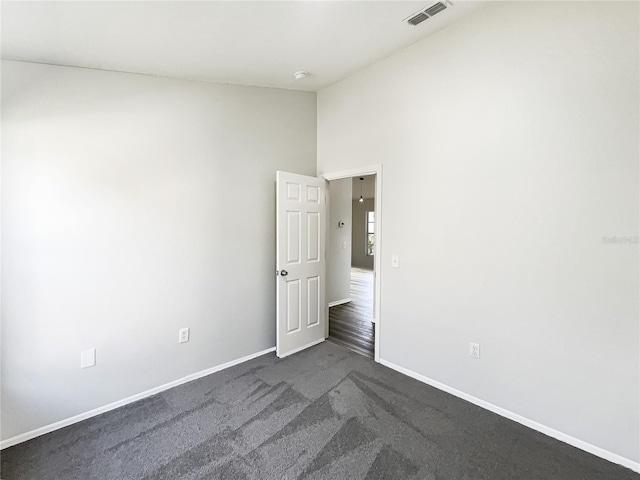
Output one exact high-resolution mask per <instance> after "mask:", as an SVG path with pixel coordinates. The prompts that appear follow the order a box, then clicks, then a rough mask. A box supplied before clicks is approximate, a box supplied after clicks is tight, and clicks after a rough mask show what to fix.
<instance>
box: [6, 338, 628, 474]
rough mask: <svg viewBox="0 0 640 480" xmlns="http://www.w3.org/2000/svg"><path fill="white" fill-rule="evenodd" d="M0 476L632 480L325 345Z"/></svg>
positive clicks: (240, 373)
mask: <svg viewBox="0 0 640 480" xmlns="http://www.w3.org/2000/svg"><path fill="white" fill-rule="evenodd" d="M1 464H2V474H1V476H2V479H3V480H14V479H29V480H34V479H47V480H53V479H59V480H72V479H83V480H89V479H108V480H112V479H218V478H219V479H225V480H232V479H260V480H265V479H303V478H304V479H348V480H357V479H391V480H404V479H432V480H435V479H438V480H444V479H451V480H472V479H473V480H480V479H491V480H499V479H505V480H506V479H509V480H527V479H545V480H549V479H561V480H572V479H576V480H577V479H580V480H590V479H594V480H595V479H598V480H604V479H610V480H614V479H615V480H625V479H635V480H638V479H640V475H638V474H635V473H633V472H632V471H630V470H628V469H625V468H623V467H619V466H616V465H614V464H611V463H609V462H606V461H604V460H601V459H599V458H596V457H594V456H592V455H589V454H587V453H584V452H582V451H580V450H577V449H575V448H573V447H570V446H568V445H566V444H563V443H561V442H558V441H556V440H553V439H551V438H549V437H546V436H544V435H542V434H539V433H537V432H534V431H533V430H530V429H528V428H526V427H523V426H521V425H519V424H517V423H514V422H511V421H509V420H506V419H504V418H502V417H499V416H497V415H494V414H492V413H490V412H487V411H485V410H482V409H480V408H478V407H476V406H474V405H472V404H470V403H467V402H465V401H463V400H460V399H457V398H455V397H452V396H450V395H448V394H446V393H443V392H441V391H439V390H436V389H434V388H431V387H428V386H426V385H424V384H422V383H420V382H417V381H415V380H413V379H411V378H409V377H406V376H404V375H401V374H399V373H397V372H394V371H392V370H389V369H388V368H386V367H383V366H381V365H379V364H376V363H374V362H373V361H372V360H369V359H367V358H365V357H363V356H361V355H358V354H355V353H352V352H350V351H348V350H346V349H343V348H342V347H339V346H337V345H334V344H331V343H328V342H324V343H322V344H320V345H318V346H316V347H313V348H311V349H308V350H306V351H304V352H300V353H298V354H296V355H293V356H291V357H288V358H285V359H283V360H278V359H276V357H275V355H273V354H270V355H265V356H262V357H259V358H257V359H255V360H252V361H250V362H246V363H244V364H241V365H238V366H236V367H233V368H230V369H227V370H224V371H222V372H219V373H216V374H213V375H210V376H208V377H205V378H202V379H200V380H196V381H194V382H191V383H188V384H185V385H182V386H180V387H176V388H173V389H171V390H168V391H166V392H163V393H161V394H158V395H155V396H153V397H150V398H148V399H145V400H141V401H139V402H137V403H134V404H131V405H128V406H125V407H122V408H119V409H117V410H114V411H112V412H108V413H105V414H103V415H100V416H98V417H95V418H92V419H89V420H86V421H84V422H82V423H78V424H76V425H72V426H70V427H67V428H64V429H62V430H58V431H56V432H53V433H50V434H48V435H44V436H42V437H39V438H36V439H33V440H31V441H28V442H25V443H22V444H20V445H16V446H14V447H11V448H8V449H6V450H4V451H3V452H2V463H1Z"/></svg>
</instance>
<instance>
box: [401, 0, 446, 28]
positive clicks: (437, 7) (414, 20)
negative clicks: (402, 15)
mask: <svg viewBox="0 0 640 480" xmlns="http://www.w3.org/2000/svg"><path fill="white" fill-rule="evenodd" d="M451 5H453V4H452V3H451V2H437V3H434V4H433V5H431V6H430V7H427V8H425V9H424V10H420V11H419V12H416V13H414V14H413V15H411V16H410V17H409V18H406V19H405V20H406V22H407V23H408V24H409V25H413V26H414V27H415V26H416V25H418V24H419V23H422V22H424V21H425V20H426V19H427V18H431V17H433V16H434V15H435V14H436V13H440V12H441V11H443V10H446V9H447V8H449V6H451Z"/></svg>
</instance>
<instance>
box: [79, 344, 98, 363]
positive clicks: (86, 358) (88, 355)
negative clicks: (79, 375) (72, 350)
mask: <svg viewBox="0 0 640 480" xmlns="http://www.w3.org/2000/svg"><path fill="white" fill-rule="evenodd" d="M95 364H96V349H95V348H89V349H88V350H82V351H81V352H80V368H89V367H93V366H94V365H95Z"/></svg>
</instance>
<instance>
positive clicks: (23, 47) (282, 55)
mask: <svg viewBox="0 0 640 480" xmlns="http://www.w3.org/2000/svg"><path fill="white" fill-rule="evenodd" d="M433 3H434V1H433V0H431V1H429V0H427V1H417V2H416V1H382V2H378V1H283V2H278V1H274V2H272V1H257V2H253V1H209V2H206V1H205V2H192V1H105V2H102V1H70V2H26V1H19V2H12V1H3V2H2V4H1V9H2V11H1V13H2V24H1V26H2V36H1V45H2V49H1V54H2V58H3V59H7V60H18V61H28V62H39V63H50V64H56V65H69V66H76V67H87V68H97V69H104V70H115V71H123V72H131V73H142V74H151V75H160V76H170V77H177V78H187V79H193V80H202V81H211V82H221V83H233V84H239V85H257V86H264V87H276V88H285V89H293V90H306V91H318V90H319V89H321V88H323V87H326V86H328V85H331V84H333V83H335V82H337V81H339V80H341V79H343V78H345V77H347V76H349V75H350V74H351V73H353V72H355V71H357V70H359V69H361V68H363V67H365V66H366V65H368V64H371V63H373V62H375V61H377V60H380V59H382V58H384V57H386V56H388V55H390V54H392V53H394V52H395V51H397V50H399V49H401V48H403V47H406V46H408V45H410V44H412V43H414V42H416V41H418V40H420V39H422V38H424V37H426V36H428V35H432V34H434V33H436V32H437V31H439V30H441V29H443V28H446V27H447V26H448V25H450V24H451V23H452V22H454V21H456V20H457V19H459V18H460V17H462V16H465V15H468V14H469V13H471V12H473V11H475V10H477V9H479V8H482V7H483V6H484V2H475V1H474V2H470V1H466V2H465V1H459V0H454V3H453V4H451V5H449V8H447V9H446V10H444V11H442V12H440V13H438V14H437V15H435V16H433V17H432V18H430V19H428V20H426V21H425V22H423V23H421V24H420V25H418V26H415V27H414V26H410V25H408V24H407V23H406V22H405V21H404V20H405V19H406V18H407V17H409V16H411V15H412V14H413V13H414V12H416V11H418V10H420V9H424V8H425V7H428V6H430V5H431V4H433ZM299 70H306V71H308V72H309V73H310V76H308V77H307V78H305V79H304V80H295V79H294V78H293V73H294V72H296V71H299Z"/></svg>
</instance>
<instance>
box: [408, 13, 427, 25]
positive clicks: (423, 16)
mask: <svg viewBox="0 0 640 480" xmlns="http://www.w3.org/2000/svg"><path fill="white" fill-rule="evenodd" d="M427 18H429V15H426V14H424V13H422V12H420V13H419V14H417V15H415V16H413V17H411V18H410V19H409V20H407V22H409V25H414V26H415V25H418V24H419V23H420V22H424V21H425V20H426V19H427Z"/></svg>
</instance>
